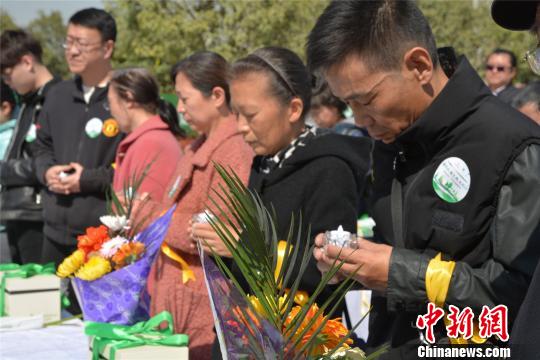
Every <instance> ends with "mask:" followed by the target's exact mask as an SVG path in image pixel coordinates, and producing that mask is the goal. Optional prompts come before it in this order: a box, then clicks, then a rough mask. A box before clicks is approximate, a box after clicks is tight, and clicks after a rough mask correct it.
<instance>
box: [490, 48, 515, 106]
mask: <svg viewBox="0 0 540 360" xmlns="http://www.w3.org/2000/svg"><path fill="white" fill-rule="evenodd" d="M516 63H517V60H516V55H515V54H514V53H513V52H511V51H509V50H505V49H495V50H494V51H493V52H492V53H491V54H490V55H489V56H488V58H487V61H486V85H487V86H488V87H489V89H490V90H491V92H492V93H493V95H495V96H498V97H499V99H501V100H502V101H504V102H505V103H507V104H509V103H511V102H512V100H513V99H514V97H515V96H516V95H517V93H518V92H519V90H518V89H516V88H515V87H514V86H513V85H512V81H513V80H514V77H515V76H516Z"/></svg>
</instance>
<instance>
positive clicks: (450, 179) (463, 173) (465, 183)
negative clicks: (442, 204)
mask: <svg viewBox="0 0 540 360" xmlns="http://www.w3.org/2000/svg"><path fill="white" fill-rule="evenodd" d="M432 183H433V189H434V190H435V192H436V193H437V195H439V197H440V198H441V199H443V200H444V201H446V202H449V203H457V202H458V201H461V200H463V198H465V196H466V195H467V193H468V192H469V188H470V187H471V173H470V171H469V167H468V166H467V164H466V163H465V161H463V160H461V159H460V158H458V157H450V158H448V159H445V160H444V161H443V162H442V163H441V164H440V165H439V167H438V168H437V170H436V171H435V174H434V175H433V181H432Z"/></svg>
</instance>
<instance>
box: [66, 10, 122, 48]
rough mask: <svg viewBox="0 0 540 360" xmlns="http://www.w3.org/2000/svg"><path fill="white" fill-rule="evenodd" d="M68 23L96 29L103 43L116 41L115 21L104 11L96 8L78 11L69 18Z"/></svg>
mask: <svg viewBox="0 0 540 360" xmlns="http://www.w3.org/2000/svg"><path fill="white" fill-rule="evenodd" d="M68 23H70V24H73V25H79V26H84V27H87V28H90V29H96V30H97V31H99V33H100V34H101V40H103V41H108V40H112V41H116V21H114V18H113V17H112V16H111V14H109V13H108V12H106V11H105V10H102V9H96V8H88V9H83V10H79V11H77V12H76V13H75V14H73V15H72V16H71V18H70V19H69V21H68Z"/></svg>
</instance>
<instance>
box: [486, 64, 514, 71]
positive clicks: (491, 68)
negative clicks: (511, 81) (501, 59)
mask: <svg viewBox="0 0 540 360" xmlns="http://www.w3.org/2000/svg"><path fill="white" fill-rule="evenodd" d="M506 69H509V68H508V67H506V66H495V65H486V70H488V71H496V72H505V71H506Z"/></svg>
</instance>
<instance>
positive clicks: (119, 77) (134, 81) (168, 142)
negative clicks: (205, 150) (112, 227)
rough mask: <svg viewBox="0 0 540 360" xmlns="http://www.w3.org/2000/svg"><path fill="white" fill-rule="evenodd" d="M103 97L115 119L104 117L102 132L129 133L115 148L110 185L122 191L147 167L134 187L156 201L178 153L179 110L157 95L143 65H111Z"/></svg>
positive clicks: (151, 78)
mask: <svg viewBox="0 0 540 360" xmlns="http://www.w3.org/2000/svg"><path fill="white" fill-rule="evenodd" d="M108 97H109V105H110V108H111V114H112V115H113V116H114V120H113V119H109V120H107V121H105V123H104V124H103V133H104V134H105V135H106V136H115V135H116V133H117V132H118V131H120V130H121V131H123V132H125V133H127V134H128V135H127V136H126V138H125V139H124V140H123V141H122V142H121V143H120V145H119V146H118V149H117V151H116V170H115V173H114V179H113V189H114V191H116V192H122V190H123V187H124V186H125V185H127V183H128V182H129V181H131V180H132V179H133V178H134V177H138V176H140V174H141V173H142V172H143V171H144V170H145V169H147V170H148V172H147V174H146V176H145V177H144V179H143V181H142V183H141V185H140V187H139V188H138V190H137V193H138V194H139V195H142V194H146V195H145V196H149V197H150V200H153V202H158V203H159V202H161V200H162V199H163V197H164V193H165V189H166V188H167V186H168V184H169V183H170V181H171V178H172V177H173V175H174V173H175V171H176V168H177V164H179V162H180V158H181V156H182V150H181V149H180V145H179V142H178V139H177V138H178V137H182V136H183V131H182V129H181V128H180V126H179V123H178V114H177V113H176V111H175V109H174V106H172V105H171V104H169V103H167V102H165V101H163V100H161V99H160V98H159V87H158V84H157V81H156V80H155V78H154V77H153V76H152V75H151V74H150V73H149V72H148V71H147V70H145V69H139V68H131V69H124V70H117V71H115V72H114V74H113V75H112V79H111V81H110V85H109V92H108Z"/></svg>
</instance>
